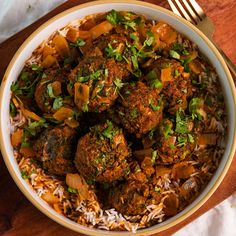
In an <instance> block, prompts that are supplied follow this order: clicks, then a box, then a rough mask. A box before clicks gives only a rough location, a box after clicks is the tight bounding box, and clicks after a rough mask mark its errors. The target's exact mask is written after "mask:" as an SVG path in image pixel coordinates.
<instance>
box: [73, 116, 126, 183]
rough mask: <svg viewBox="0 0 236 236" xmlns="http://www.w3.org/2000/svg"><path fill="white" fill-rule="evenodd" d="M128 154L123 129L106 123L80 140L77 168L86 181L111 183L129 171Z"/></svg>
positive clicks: (77, 152) (92, 129)
mask: <svg viewBox="0 0 236 236" xmlns="http://www.w3.org/2000/svg"><path fill="white" fill-rule="evenodd" d="M129 155H130V152H129V148H128V145H127V143H126V140H125V137H124V135H123V133H122V130H121V129H119V128H118V127H116V126H114V125H113V124H112V123H111V122H110V121H107V123H105V124H103V125H97V126H94V127H93V128H91V131H90V132H89V133H87V134H86V135H85V136H83V137H82V138H80V139H79V142H78V146H77V151H76V157H75V165H76V167H77V169H78V171H79V172H80V174H81V175H82V176H83V177H84V178H85V179H86V180H87V181H98V182H112V181H115V180H118V179H120V178H121V177H123V176H124V175H125V173H126V172H127V170H128V164H127V161H126V160H127V157H128V156H129Z"/></svg>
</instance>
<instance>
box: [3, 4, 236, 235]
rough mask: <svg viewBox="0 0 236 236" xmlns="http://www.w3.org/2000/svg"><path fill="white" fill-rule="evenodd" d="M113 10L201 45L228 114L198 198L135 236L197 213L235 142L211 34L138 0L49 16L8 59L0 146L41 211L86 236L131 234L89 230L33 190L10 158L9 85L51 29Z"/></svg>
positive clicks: (229, 83) (231, 109)
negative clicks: (163, 25) (222, 143)
mask: <svg viewBox="0 0 236 236" xmlns="http://www.w3.org/2000/svg"><path fill="white" fill-rule="evenodd" d="M111 9H116V10H118V11H119V10H126V11H134V12H137V13H141V14H144V15H145V16H147V17H148V18H151V19H157V20H161V21H164V22H167V23H168V24H170V25H171V26H173V28H174V29H176V30H177V31H178V32H180V33H182V34H183V35H185V36H187V37H188V38H189V39H190V40H191V41H193V42H195V43H196V44H197V45H198V47H199V49H200V50H201V51H202V52H203V53H204V54H205V55H206V56H207V58H208V59H209V60H210V62H211V63H212V65H213V66H214V67H215V68H216V71H217V73H218V75H219V78H220V83H221V86H222V89H223V92H224V98H225V103H226V107H227V113H228V133H227V138H226V139H227V145H226V149H225V152H224V155H223V157H222V159H221V162H220V164H219V167H218V169H217V171H216V172H215V174H214V176H213V178H212V179H211V181H210V182H209V184H208V185H207V186H206V188H205V189H204V191H203V192H202V193H201V194H200V195H199V196H198V197H197V199H196V200H195V201H194V202H193V203H192V204H190V205H189V206H188V207H186V208H185V209H184V210H183V211H182V212H180V213H179V214H177V215H175V216H174V217H171V218H170V219H168V220H166V221H164V222H163V223H160V224H158V225H155V226H152V227H149V228H146V229H142V230H138V231H137V233H136V235H150V234H154V233H157V232H160V231H163V230H166V229H167V228H169V227H171V226H173V225H175V224H177V223H179V222H180V221H182V220H184V219H185V218H187V217H188V216H189V215H190V214H192V213H193V212H195V211H196V210H197V209H198V208H199V207H200V206H201V205H203V204H204V202H206V200H207V199H208V198H209V197H210V196H211V195H212V194H213V192H214V191H215V190H216V189H217V187H218V186H219V184H220V183H221V181H222V179H223V178H224V176H225V174H226V172H227V170H228V168H229V166H230V163H231V161H232V158H233V155H234V152H235V147H236V134H235V133H236V132H235V126H236V118H235V114H236V97H235V96H236V95H235V94H236V91H235V87H234V82H233V80H232V78H231V75H230V73H229V71H228V68H227V66H226V64H225V62H224V60H223V58H222V57H221V55H220V54H219V52H218V51H217V50H216V48H215V47H214V46H213V44H212V43H211V42H210V41H209V39H208V38H207V37H206V36H205V35H204V34H203V33H201V32H200V31H199V30H198V29H197V28H196V27H194V26H193V25H192V24H190V23H188V22H187V21H185V20H184V19H182V18H180V17H178V16H176V15H174V14H173V13H172V12H170V11H168V10H165V9H163V8H161V7H158V6H155V5H152V4H148V3H144V2H138V1H124V0H120V1H119V0H118V1H97V2H90V3H87V4H82V5H79V6H76V7H74V8H71V9H69V10H67V11H65V12H62V13H61V14H59V15H57V16H55V17H53V18H52V19H51V20H49V21H48V22H46V23H45V24H43V25H42V26H41V27H39V28H38V29H37V30H36V31H35V32H34V33H33V34H32V35H31V36H30V37H29V38H28V39H27V40H26V41H25V42H24V44H23V45H22V46H21V47H20V48H19V50H18V51H17V52H16V54H15V56H14V57H13V59H12V61H11V62H10V64H9V66H8V68H7V71H6V73H5V75H4V78H3V81H2V85H1V91H0V102H1V105H0V107H1V110H0V117H1V118H0V128H1V131H0V143H1V151H2V154H3V157H4V160H5V163H6V165H7V168H8V170H9V172H10V174H11V176H12V177H13V179H14V181H15V182H16V184H17V185H18V187H19V188H20V190H21V191H22V192H23V193H24V194H25V196H26V197H27V198H28V199H29V200H30V201H31V202H32V203H33V204H34V205H35V206H36V207H37V208H38V209H39V210H40V211H42V212H43V213H44V214H45V215H47V216H48V217H50V218H51V219H53V220H54V221H56V222H58V223H59V224H61V225H63V226H65V227H67V228H70V229H72V230H74V231H77V232H80V233H84V234H88V235H103V236H105V235H117V236H118V235H119V236H120V235H134V234H133V233H130V232H111V231H104V230H98V229H91V228H87V227H85V226H82V225H79V224H77V223H75V222H73V221H71V220H69V219H67V218H65V217H64V216H61V215H59V214H58V213H56V211H54V210H53V209H52V208H51V207H50V206H49V205H48V204H47V203H46V202H44V201H43V200H42V199H41V198H40V197H38V196H37V195H36V193H35V192H34V190H33V189H32V188H31V187H30V186H29V184H28V183H27V182H26V181H25V180H23V179H22V177H21V173H20V170H19V168H18V165H17V163H16V161H15V159H14V157H13V149H12V146H11V141H10V122H9V104H10V98H11V90H10V86H11V84H12V82H13V81H15V80H16V79H17V77H18V75H19V74H20V72H21V70H22V68H23V67H24V63H25V61H26V60H27V59H28V58H29V57H30V56H31V54H32V52H33V51H34V49H35V48H36V47H37V46H38V45H39V44H40V43H41V42H42V41H43V40H45V39H47V38H48V37H49V36H50V35H51V34H52V33H53V32H54V31H56V30H57V29H60V28H62V27H63V26H65V25H67V24H68V23H69V22H71V21H73V20H77V19H81V18H83V17H85V16H87V15H90V14H94V13H99V12H106V11H109V10H111Z"/></svg>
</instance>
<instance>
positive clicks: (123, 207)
mask: <svg viewBox="0 0 236 236" xmlns="http://www.w3.org/2000/svg"><path fill="white" fill-rule="evenodd" d="M148 197H149V186H148V184H146V183H141V182H138V181H128V182H126V183H124V184H121V185H120V186H119V187H117V188H115V189H111V191H110V193H109V204H110V205H111V206H112V207H114V208H115V209H116V210H117V211H119V212H120V213H122V214H125V215H141V214H142V213H143V212H144V211H145V210H146V206H147V204H146V203H147V199H148Z"/></svg>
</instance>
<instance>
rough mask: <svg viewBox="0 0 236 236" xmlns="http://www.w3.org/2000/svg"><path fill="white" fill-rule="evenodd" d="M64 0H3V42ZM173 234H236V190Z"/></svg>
mask: <svg viewBox="0 0 236 236" xmlns="http://www.w3.org/2000/svg"><path fill="white" fill-rule="evenodd" d="M63 2H65V0H0V42H2V41H4V40H6V39H7V38H9V37H10V36H12V35H13V34H15V33H16V32H18V31H20V30H21V29H23V28H25V27H26V26H27V25H29V24H31V23H32V22H34V21H35V20H37V19H38V18H40V17H41V16H43V15H45V14H46V13H47V12H49V11H51V10H52V9H53V8H55V7H56V6H58V5H59V4H61V3H63ZM174 236H236V194H234V195H233V196H231V197H229V198H228V199H226V200H225V201H224V202H222V203H221V204H220V205H218V206H217V207H215V208H213V209H211V210H210V211H208V212H207V213H205V214H204V215H202V216H201V217H199V218H198V219H196V220H195V221H193V222H192V223H190V224H189V225H187V226H185V227H184V228H182V229H181V230H179V231H178V232H177V233H175V234H174Z"/></svg>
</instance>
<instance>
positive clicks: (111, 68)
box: [69, 56, 129, 112]
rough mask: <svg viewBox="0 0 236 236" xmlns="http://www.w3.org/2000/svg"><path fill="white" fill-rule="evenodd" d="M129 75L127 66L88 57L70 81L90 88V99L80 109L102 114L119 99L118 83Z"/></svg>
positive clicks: (110, 60)
mask: <svg viewBox="0 0 236 236" xmlns="http://www.w3.org/2000/svg"><path fill="white" fill-rule="evenodd" d="M128 75H129V72H128V71H127V70H126V67H125V64H124V63H120V62H117V61H115V60H114V59H105V58H104V57H102V56H93V57H87V58H85V59H84V60H82V61H81V62H80V63H79V64H78V66H77V67H76V68H75V69H73V70H72V72H71V73H70V75H69V79H70V80H71V81H72V83H75V82H79V83H82V84H85V85H87V86H88V87H89V99H88V101H87V102H86V103H85V104H84V105H83V106H82V108H81V107H78V108H79V109H81V110H83V111H91V112H102V111H104V110H106V109H107V108H109V107H110V106H111V105H112V104H113V103H114V101H115V100H116V98H117V97H118V89H119V88H118V87H117V86H116V84H117V81H121V80H123V79H124V78H125V77H127V76H128Z"/></svg>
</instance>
